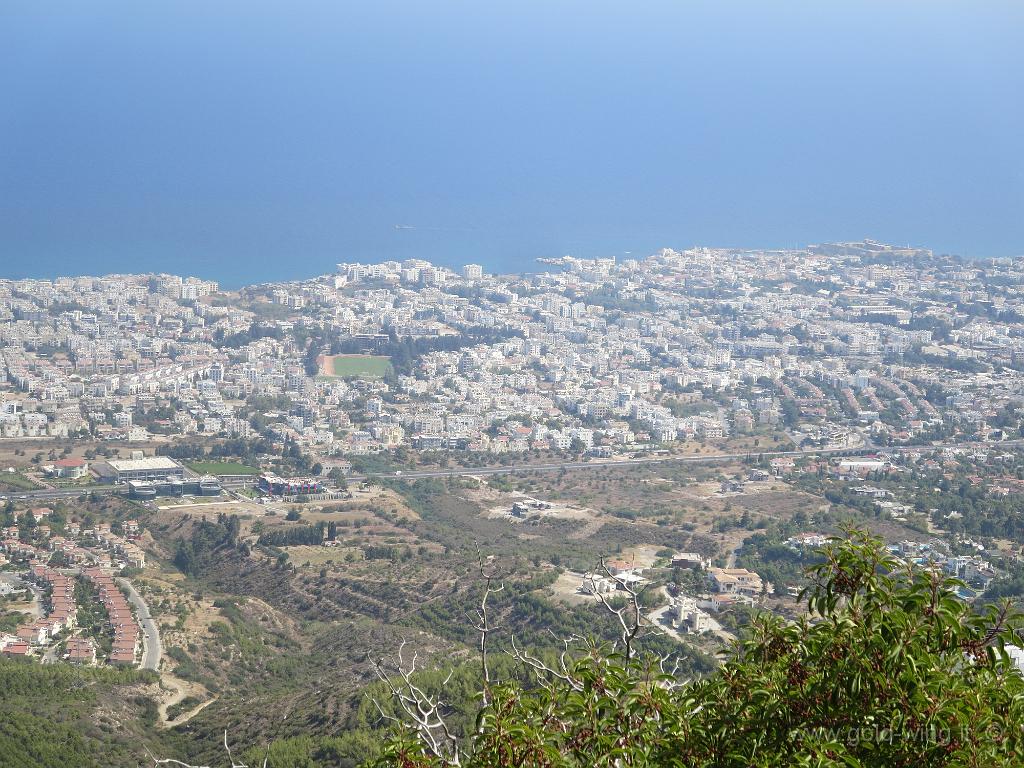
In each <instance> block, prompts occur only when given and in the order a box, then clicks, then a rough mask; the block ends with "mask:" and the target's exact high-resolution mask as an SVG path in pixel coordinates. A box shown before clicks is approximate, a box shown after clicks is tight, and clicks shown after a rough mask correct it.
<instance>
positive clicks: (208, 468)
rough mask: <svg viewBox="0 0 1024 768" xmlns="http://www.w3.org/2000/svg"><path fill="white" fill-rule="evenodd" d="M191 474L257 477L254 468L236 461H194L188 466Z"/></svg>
mask: <svg viewBox="0 0 1024 768" xmlns="http://www.w3.org/2000/svg"><path fill="white" fill-rule="evenodd" d="M188 468H189V469H191V470H192V471H193V472H198V473H199V474H201V475H258V474H259V473H260V471H259V470H258V469H256V467H249V466H246V465H245V464H239V463H238V462H237V461H196V462H193V463H191V464H189V465H188Z"/></svg>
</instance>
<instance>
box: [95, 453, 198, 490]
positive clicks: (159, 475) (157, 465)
mask: <svg viewBox="0 0 1024 768" xmlns="http://www.w3.org/2000/svg"><path fill="white" fill-rule="evenodd" d="M106 465H107V466H108V467H110V475H112V476H113V478H114V481H115V482H117V483H127V482H128V481H129V480H151V481H155V480H166V479H168V478H170V477H183V476H184V475H185V468H184V467H183V466H181V464H179V463H178V462H176V461H175V460H174V459H171V458H168V457H167V456H149V457H147V458H144V459H127V460H122V459H114V460H112V461H108V462H106Z"/></svg>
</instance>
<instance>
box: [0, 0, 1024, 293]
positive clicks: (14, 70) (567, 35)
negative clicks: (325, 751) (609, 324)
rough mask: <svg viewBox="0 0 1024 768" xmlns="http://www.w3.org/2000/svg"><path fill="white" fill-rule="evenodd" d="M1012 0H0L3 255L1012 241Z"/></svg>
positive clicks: (245, 260)
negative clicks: (149, 0)
mask: <svg viewBox="0 0 1024 768" xmlns="http://www.w3.org/2000/svg"><path fill="white" fill-rule="evenodd" d="M1022 39H1024V3H1020V2H1019V1H1018V0H1006V1H1002V2H1000V1H999V0H989V1H988V2H984V3H968V2H962V1H958V2H947V1H946V0H927V1H925V0H920V1H915V0H907V2H891V0H885V2H881V1H873V0H830V1H829V2H821V0H805V1H803V2H795V1H789V0H778V1H777V2H763V0H749V1H745V2H740V1H737V2H731V1H730V0H709V1H702V0H687V1H686V2H680V0H671V1H668V0H651V1H650V2H645V1H644V0H637V1H636V2H621V1H620V2H606V1H605V0H517V1H516V2H507V1H506V0H488V1H487V2H480V1H479V0H473V1H469V0H466V1H465V2H452V1H447V0H437V2H432V3H422V2H413V0H406V1H405V2H396V1H394V0H374V1H373V2H359V3H355V2H346V1H345V0H330V1H328V0H295V1H294V2H289V3H284V2H261V1H259V0H256V1H254V0H245V1H244V2H243V0H221V1H219V2H208V1H207V0H176V1H175V2H154V3H137V2H128V1H127V0H107V1H104V0H96V1H95V2H89V3H82V2H69V1H68V0H52V1H51V2H45V3H42V2H30V1H29V0H10V1H9V2H5V3H3V4H0V276H2V277H23V276H54V275H58V274H83V273H86V274H100V273H108V272H113V271H169V272H177V273H189V274H196V275H200V276H203V277H209V278H214V279H217V280H220V281H221V282H222V283H224V284H226V285H229V286H237V285H240V284H244V283H251V282H261V281H267V280H275V279H297V278H301V277H306V276H310V275H314V274H318V273H323V272H326V271H330V270H331V269H332V268H333V265H334V264H335V263H336V262H339V261H356V260H359V261H380V260H385V259H401V258H409V257H419V258H426V259H430V260H432V261H435V262H438V263H442V264H447V265H459V264H462V263H466V262H476V263H481V264H483V265H485V266H486V267H487V268H488V269H491V270H495V271H522V270H529V269H532V268H534V266H535V261H534V260H535V259H536V258H537V257H552V256H561V255H564V254H573V255H577V256H583V257H594V256H611V255H615V256H619V257H623V256H627V255H632V256H642V255H645V254H647V253H650V252H651V251H653V250H655V249H657V248H660V247H663V246H670V247H676V248H683V247H687V246H690V245H694V244H703V245H721V246H766V247H786V246H794V245H800V244H806V243H809V242H821V241H825V240H839V239H854V238H862V237H865V236H867V237H873V238H876V239H879V240H884V241H889V242H895V243H900V244H905V243H913V244H915V245H922V246H927V247H931V248H934V249H935V250H936V251H939V252H950V253H960V254H963V255H966V256H979V257H980V256H1012V255H1018V254H1024V139H1022V137H1024V98H1022V94H1024V45H1021V44H1020V41H1021V40H1022Z"/></svg>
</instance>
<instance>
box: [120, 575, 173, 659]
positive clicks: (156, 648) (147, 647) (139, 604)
mask: <svg viewBox="0 0 1024 768" xmlns="http://www.w3.org/2000/svg"><path fill="white" fill-rule="evenodd" d="M117 583H118V585H119V586H121V587H124V589H125V590H126V591H127V592H128V602H130V603H131V604H132V605H133V606H134V607H135V613H136V615H137V616H138V617H139V623H140V624H141V625H142V669H152V670H153V671H156V669H157V667H159V666H160V654H161V653H162V650H163V649H162V648H161V647H160V630H159V629H157V626H156V622H155V621H154V620H153V617H152V616H150V615H149V606H148V605H146V601H145V600H143V599H142V595H140V594H139V593H138V592H137V591H136V589H135V587H134V586H132V583H131V582H130V581H128V579H117Z"/></svg>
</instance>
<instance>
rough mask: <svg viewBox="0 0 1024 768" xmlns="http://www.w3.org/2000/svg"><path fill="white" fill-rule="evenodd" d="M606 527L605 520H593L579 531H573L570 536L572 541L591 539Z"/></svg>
mask: <svg viewBox="0 0 1024 768" xmlns="http://www.w3.org/2000/svg"><path fill="white" fill-rule="evenodd" d="M603 526H604V520H601V519H596V520H591V521H590V522H588V523H587V524H586V525H584V526H583V527H582V528H580V529H579V530H576V531H573V532H572V533H570V534H569V537H568V538H570V539H589V538H590V537H591V536H593V535H595V534H596V533H597V532H598V531H600V530H601V528H602V527H603Z"/></svg>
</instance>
